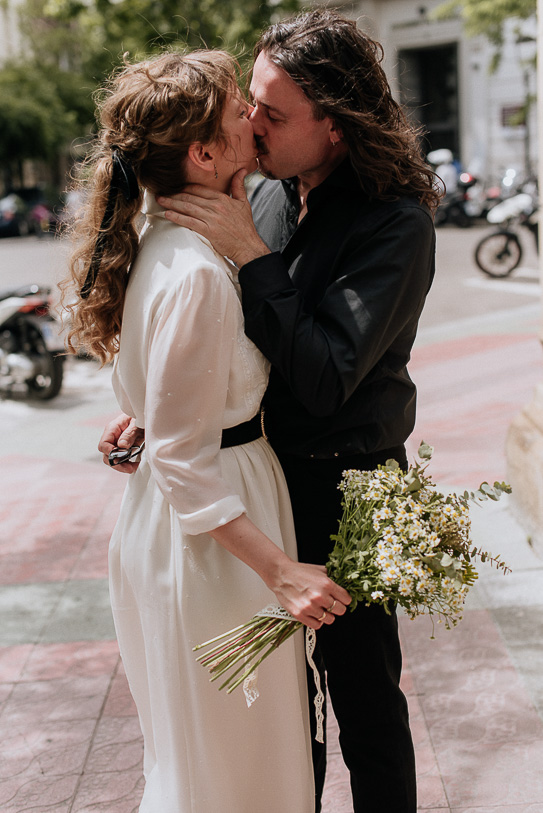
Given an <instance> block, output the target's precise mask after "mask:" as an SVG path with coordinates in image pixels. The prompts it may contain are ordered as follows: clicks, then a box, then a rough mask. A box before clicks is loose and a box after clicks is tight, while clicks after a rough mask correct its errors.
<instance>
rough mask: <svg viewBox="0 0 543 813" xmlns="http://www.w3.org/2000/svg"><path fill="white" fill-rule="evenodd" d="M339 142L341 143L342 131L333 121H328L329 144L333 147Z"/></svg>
mask: <svg viewBox="0 0 543 813" xmlns="http://www.w3.org/2000/svg"><path fill="white" fill-rule="evenodd" d="M340 141H343V131H342V130H341V127H338V125H337V124H336V122H335V121H330V142H331V143H332V144H333V145H334V146H335V145H336V144H338V143H339V142H340Z"/></svg>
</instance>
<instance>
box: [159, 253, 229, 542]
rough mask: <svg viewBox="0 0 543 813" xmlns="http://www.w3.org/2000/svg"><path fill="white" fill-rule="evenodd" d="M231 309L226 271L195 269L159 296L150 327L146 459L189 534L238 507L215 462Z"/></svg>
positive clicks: (208, 267)
mask: <svg viewBox="0 0 543 813" xmlns="http://www.w3.org/2000/svg"><path fill="white" fill-rule="evenodd" d="M239 307H240V306H239V301H238V298H237V294H236V292H235V289H234V287H233V284H232V282H231V280H230V279H229V278H228V276H227V275H226V273H225V272H224V271H223V270H222V269H219V268H217V267H213V266H212V265H210V264H209V265H206V264H201V265H200V266H199V267H195V268H194V269H193V270H191V271H190V272H189V273H186V274H183V275H182V276H181V278H180V279H179V281H178V282H177V284H176V285H175V288H174V289H173V290H171V291H170V292H168V295H167V296H166V297H164V299H163V300H162V302H161V303H160V305H159V307H158V308H157V310H156V314H155V317H154V319H153V324H152V327H151V330H150V339H149V343H148V348H147V351H148V366H147V370H148V372H147V382H146V398H145V430H146V446H147V455H148V459H149V463H150V466H151V469H152V472H153V475H154V477H155V479H156V480H157V483H158V485H159V487H160V490H161V491H162V493H163V494H164V495H165V497H166V499H167V500H168V502H169V503H170V504H171V505H172V506H173V507H174V508H175V510H176V511H177V513H178V515H179V520H180V522H181V526H182V528H183V530H184V531H185V532H186V533H190V534H198V533H203V532H207V531H209V530H211V529H213V528H216V527H218V526H219V525H223V524H225V523H226V522H229V521H230V520H232V519H234V518H235V517H237V516H239V515H240V514H242V513H243V512H244V510H245V508H244V505H243V503H242V502H241V499H240V497H239V496H238V495H237V494H234V493H232V491H231V490H230V489H229V487H228V485H227V484H226V483H225V482H224V480H223V478H222V476H221V471H220V462H219V449H220V441H221V431H222V429H223V425H224V424H223V420H224V412H225V404H226V401H227V397H228V382H229V374H230V367H231V361H232V353H233V348H234V343H235V342H236V339H237V323H238V320H239V314H238V313H236V309H238V310H239Z"/></svg>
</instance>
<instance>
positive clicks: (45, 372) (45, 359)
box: [27, 351, 64, 401]
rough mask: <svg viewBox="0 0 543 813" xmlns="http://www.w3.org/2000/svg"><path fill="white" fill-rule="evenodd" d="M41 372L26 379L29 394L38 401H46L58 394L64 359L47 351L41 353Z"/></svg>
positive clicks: (62, 376)
mask: <svg viewBox="0 0 543 813" xmlns="http://www.w3.org/2000/svg"><path fill="white" fill-rule="evenodd" d="M40 362H41V367H42V370H41V372H40V373H39V374H38V375H37V376H35V377H34V378H31V379H30V380H29V381H27V385H28V391H29V395H31V396H32V398H38V399H39V400H40V401H48V400H49V399H50V398H54V397H55V396H56V395H58V394H59V392H60V388H61V387H62V380H63V378H64V359H63V357H62V356H54V355H53V354H52V353H49V351H45V352H44V353H43V354H41V359H40Z"/></svg>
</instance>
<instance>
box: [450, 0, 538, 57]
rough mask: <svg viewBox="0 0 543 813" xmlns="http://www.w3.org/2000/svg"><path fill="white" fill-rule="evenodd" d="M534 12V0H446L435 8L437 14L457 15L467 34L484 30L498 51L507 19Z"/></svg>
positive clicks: (522, 16) (520, 18)
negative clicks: (462, 21) (461, 20)
mask: <svg viewBox="0 0 543 813" xmlns="http://www.w3.org/2000/svg"><path fill="white" fill-rule="evenodd" d="M535 13H536V0H447V2H445V3H443V5H441V6H439V7H438V8H437V9H436V11H435V16H436V17H437V18H441V19H445V18H447V17H453V16H457V15H460V16H461V17H462V19H463V20H464V24H465V29H466V33H467V34H468V35H469V36H476V35H478V34H484V36H486V37H487V38H488V39H489V41H490V42H491V43H492V44H493V45H494V46H495V47H496V50H497V52H499V51H500V49H501V47H502V45H503V40H504V25H505V23H506V22H507V20H510V19H518V20H527V19H529V18H530V17H533V16H534V15H535Z"/></svg>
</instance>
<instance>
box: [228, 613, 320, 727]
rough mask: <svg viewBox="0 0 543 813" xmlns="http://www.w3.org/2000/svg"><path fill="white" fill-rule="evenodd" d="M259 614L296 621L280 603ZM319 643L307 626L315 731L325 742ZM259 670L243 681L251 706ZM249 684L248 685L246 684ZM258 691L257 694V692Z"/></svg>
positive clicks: (306, 646) (306, 644)
mask: <svg viewBox="0 0 543 813" xmlns="http://www.w3.org/2000/svg"><path fill="white" fill-rule="evenodd" d="M256 615H257V616H259V617H260V618H280V619H281V620H284V621H296V619H295V618H294V617H293V616H292V615H291V614H290V613H289V612H287V610H285V608H284V607H281V606H279V605H278V604H268V605H267V607H264V609H262V610H260V611H259V612H258V613H256ZM316 643H317V634H316V632H315V630H314V629H311V627H306V628H305V656H306V658H307V662H308V664H309V666H310V667H311V670H312V672H313V678H314V680H315V688H316V690H317V691H316V694H315V701H314V703H315V721H316V732H315V739H316V740H317V742H321V743H323V742H324V714H323V711H322V708H323V705H324V694H323V691H322V686H321V676H320V674H319V670H318V669H317V665H316V663H315V661H314V659H313V653H314V651H315V645H316ZM257 671H258V670H255V671H254V672H253V673H252V674H251V675H249V676H248V677H247V678H246V679H245V681H244V683H243V691H244V693H245V699H246V701H247V705H248V706H251V705H252V704H253V703H254V701H255V700H256V698H257V697H258V688H257V686H256V681H257ZM246 684H247V686H246ZM255 693H256V694H255Z"/></svg>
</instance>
